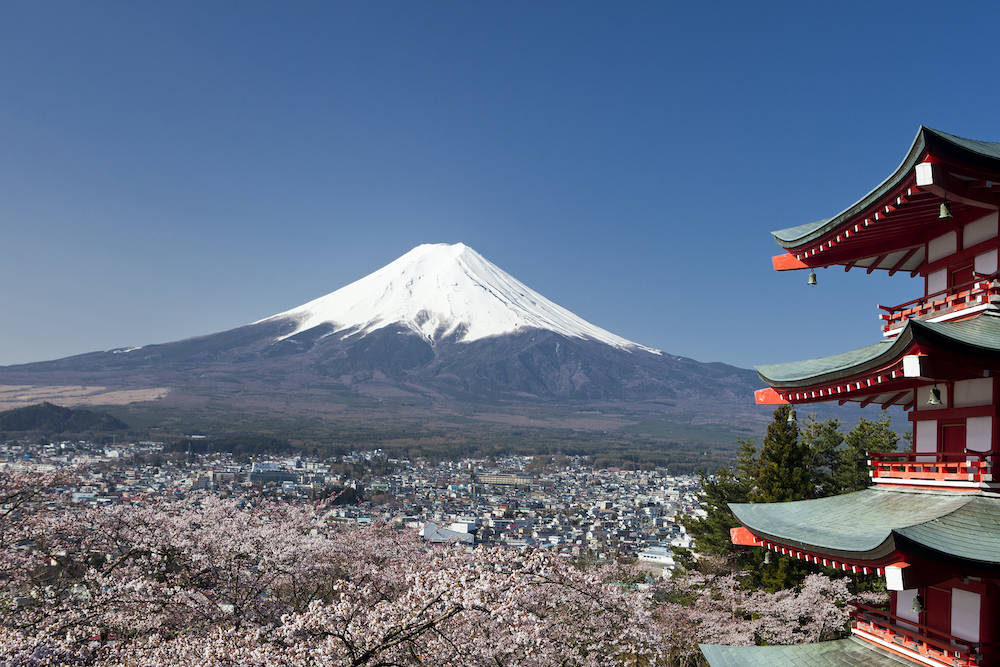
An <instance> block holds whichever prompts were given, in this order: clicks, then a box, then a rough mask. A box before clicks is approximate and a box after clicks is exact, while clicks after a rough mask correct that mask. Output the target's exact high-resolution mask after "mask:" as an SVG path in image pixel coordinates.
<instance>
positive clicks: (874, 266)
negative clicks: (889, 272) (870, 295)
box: [865, 253, 889, 273]
mask: <svg viewBox="0 0 1000 667" xmlns="http://www.w3.org/2000/svg"><path fill="white" fill-rule="evenodd" d="M888 256H889V254H888V253H886V254H884V255H879V256H878V257H876V258H875V259H874V260H873V261H872V263H871V264H869V265H868V268H867V269H865V273H871V272H872V271H874V270H875V269H877V268H878V265H879V264H881V263H882V261H883V260H884V259H885V258H886V257H888Z"/></svg>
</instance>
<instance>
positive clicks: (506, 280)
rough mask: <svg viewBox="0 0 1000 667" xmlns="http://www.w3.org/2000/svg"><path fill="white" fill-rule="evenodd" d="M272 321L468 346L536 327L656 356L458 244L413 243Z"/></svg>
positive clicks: (303, 329)
mask: <svg viewBox="0 0 1000 667" xmlns="http://www.w3.org/2000/svg"><path fill="white" fill-rule="evenodd" d="M278 319H293V320H295V321H296V322H297V327H296V328H295V331H293V332H292V333H290V334H288V336H294V335H295V334H297V333H299V332H301V331H306V330H307V329H311V328H313V327H315V326H318V325H320V324H326V323H330V324H333V325H334V327H335V333H336V332H345V333H349V334H353V333H356V332H360V333H361V334H362V335H364V334H367V333H370V332H372V331H375V330H377V329H381V328H383V327H386V326H389V325H391V324H400V325H402V326H405V327H408V328H409V329H412V330H413V331H415V332H417V333H418V334H420V335H421V336H423V337H424V338H425V339H426V340H428V341H431V342H434V341H436V340H438V339H441V338H446V337H448V336H451V335H456V336H457V340H458V341H459V342H470V341H474V340H480V339H482V338H488V337H490V336H499V335H502V334H508V333H513V332H517V331H521V330H524V329H529V328H536V329H548V330H550V331H555V332H556V333H560V334H562V335H564V336H569V337H574V338H586V339H591V340H596V341H600V342H602V343H606V344H608V345H611V346H613V347H617V348H620V349H623V350H629V351H631V350H646V351H647V352H653V353H655V354H660V351H659V350H654V349H652V348H649V347H645V346H643V345H639V344H637V343H633V342H632V341H630V340H626V339H624V338H622V337H620V336H616V335H615V334H613V333H611V332H610V331H606V330H604V329H602V328H600V327H598V326H595V325H593V324H591V323H590V322H587V321H586V320H584V319H582V318H580V317H578V316H576V315H574V314H573V313H571V312H570V311H568V310H566V309H565V308H563V307H562V306H559V305H557V304H555V303H553V302H552V301H549V300H548V299H546V298H545V297H544V296H542V295H541V294H539V293H538V292H536V291H534V290H533V289H531V288H530V287H528V286H527V285H525V284H524V283H522V282H520V281H519V280H517V279H516V278H514V277H513V276H511V275H510V274H508V273H506V272H505V271H503V270H502V269H500V268H499V267H497V266H496V265H495V264H492V263H491V262H489V261H488V260H486V259H485V258H484V257H483V256H482V255H480V254H479V253H478V252H476V251H475V250H473V249H472V248H470V247H468V246H466V245H464V244H462V243H456V244H454V245H449V244H446V243H436V244H424V245H419V246H417V247H416V248H414V249H413V250H411V251H409V252H408V253H406V254H405V255H403V256H402V257H400V258H399V259H397V260H396V261H394V262H392V263H390V264H387V265H386V266H384V267H382V268H381V269H379V270H378V271H375V272H374V273H372V274H369V275H367V276H365V277H364V278H362V279H361V280H358V281H356V282H353V283H351V284H350V285H347V286H345V287H342V288H340V289H339V290H337V291H336V292H331V293H330V294H327V295H326V296H321V297H320V298H318V299H315V300H313V301H310V302H309V303H306V304H303V305H301V306H299V307H298V308H293V309H291V310H287V311H285V312H283V313H278V314H277V315H272V316H271V317H268V318H265V319H263V320H259V321H260V322H265V321H269V320H278ZM255 324H256V322H255ZM288 336H285V337H284V338H287V337H288Z"/></svg>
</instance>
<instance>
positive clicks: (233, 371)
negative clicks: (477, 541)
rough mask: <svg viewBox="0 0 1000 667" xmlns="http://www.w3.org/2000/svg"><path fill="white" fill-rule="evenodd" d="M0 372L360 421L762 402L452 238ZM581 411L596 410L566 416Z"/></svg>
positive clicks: (724, 409)
mask: <svg viewBox="0 0 1000 667" xmlns="http://www.w3.org/2000/svg"><path fill="white" fill-rule="evenodd" d="M3 384H7V385H15V384H22V385H100V386H104V387H109V388H112V389H135V388H144V387H169V388H170V389H171V392H170V397H171V398H170V399H169V400H170V401H173V403H172V405H180V404H182V403H183V404H184V405H185V406H187V407H192V406H205V405H213V406H214V405H219V406H222V405H228V406H232V405H244V406H247V405H252V406H255V408H260V409H272V408H274V407H275V406H281V407H280V410H282V411H285V412H288V411H298V412H301V413H303V414H306V413H309V412H310V411H313V412H319V413H322V414H337V415H340V416H341V417H343V416H344V415H347V414H348V413H350V414H353V415H355V417H356V418H358V419H363V420H365V421H366V422H371V421H376V422H377V421H380V420H382V421H389V422H394V421H397V420H399V419H400V415H401V413H400V412H399V410H410V413H409V414H410V417H412V418H413V419H414V420H417V421H418V422H420V421H421V420H423V421H426V420H428V419H432V418H435V419H436V418H437V417H439V416H441V415H459V414H462V415H468V414H473V413H475V414H477V415H478V414H487V413H488V414H490V415H495V414H497V413H500V412H503V413H504V414H506V415H516V416H517V418H518V419H521V418H522V417H523V418H524V419H525V420H527V421H531V420H530V419H528V418H527V417H526V415H528V413H529V412H532V413H534V412H538V411H542V412H545V418H546V419H548V418H550V417H551V418H556V417H558V415H559V414H568V413H569V412H572V411H581V410H589V409H590V408H591V407H592V406H594V405H596V404H598V403H601V404H605V405H606V404H609V403H617V404H619V406H620V407H619V408H616V410H618V411H619V413H621V412H623V411H624V412H627V411H630V410H632V409H633V408H634V407H635V405H636V404H637V402H646V403H648V404H649V405H648V406H647V408H648V409H646V408H644V410H646V412H647V413H649V414H654V415H659V416H663V415H671V417H670V418H671V419H675V420H679V421H681V422H685V423H688V424H695V423H699V424H703V423H709V422H711V423H725V424H729V425H737V426H741V427H742V426H746V424H747V420H749V422H750V423H754V424H756V423H759V422H761V421H762V420H763V419H765V415H766V412H764V411H762V410H761V409H759V408H757V407H756V406H755V405H754V402H753V398H752V391H753V389H755V388H757V387H759V385H760V381H759V380H758V379H757V376H756V374H755V373H754V372H753V371H750V370H746V369H740V368H735V367H733V366H728V365H725V364H704V363H699V362H697V361H694V360H691V359H685V358H683V357H676V356H672V355H669V354H664V353H662V352H660V351H659V350H654V349H652V348H649V347H646V346H643V345H640V344H637V343H634V342H632V341H629V340H626V339H625V338H622V337H620V336H617V335H615V334H613V333H611V332H609V331H606V330H605V329H602V328H600V327H598V326H596V325H593V324H591V323H589V322H587V321H586V320H584V319H582V318H580V317H579V316H577V315H575V314H573V313H571V312H570V311H568V310H566V309H565V308H562V307H561V306H558V305H557V304H555V303H553V302H551V301H549V300H548V299H546V298H545V297H543V296H541V295H540V294H538V293H537V292H535V291H533V290H531V289H530V288H529V287H527V286H526V285H524V284H523V283H521V282H519V281H518V280H516V279H515V278H513V277H512V276H510V275H509V274H506V273H505V272H503V271H502V270H501V269H499V268H498V267H496V266H495V265H493V264H491V263H490V262H488V261H487V260H485V259H484V258H483V257H482V256H481V255H479V254H478V253H476V252H475V251H474V250H472V249H471V248H468V247H467V246H464V245H462V244H455V245H423V246H418V247H417V248H414V249H413V250H412V251H410V252H408V253H406V254H405V255H403V256H402V257H400V258H399V259H398V260H396V261H394V262H392V263H390V264H388V265H387V266H385V267H383V268H382V269H380V270H378V271H376V272H374V273H372V274H371V275H369V276H366V277H365V278H362V279H361V280H358V281H356V282H354V283H351V284H350V285H348V286H346V287H343V288H341V289H339V290H337V291H335V292H332V293H330V294H327V295H326V296H323V297H320V298H318V299H315V300H313V301H310V302H309V303H306V304H303V305H301V306H298V307H296V308H292V309H289V310H287V311H284V312H281V313H278V314H276V315H272V316H270V317H267V318H265V319H263V320H259V321H257V322H254V323H252V324H248V325H245V326H242V327H238V328H236V329H232V330H229V331H224V332H220V333H216V334H211V335H207V336H200V337H196V338H190V339H187V340H182V341H177V342H173V343H165V344H159V345H146V346H141V347H133V348H124V349H118V350H111V351H107V352H94V353H90V354H84V355H78V356H75V357H68V358H65V359H57V360H54V361H47V362H40V363H33V364H23V365H20V366H7V367H2V368H0V385H3ZM165 400H166V399H165ZM168 402H169V401H168ZM543 406H550V407H543ZM550 408H551V409H550ZM352 411H353V412H352ZM533 411H534V412H533ZM435 415H436V416H437V417H435ZM476 418H477V419H478V418H479V417H476ZM491 418H493V417H491ZM657 418H659V417H657ZM497 419H500V420H501V421H503V420H508V419H509V418H508V417H502V418H500V417H497ZM645 419H646V417H637V418H635V419H633V418H629V419H624V418H622V419H618V418H615V419H612V420H611V422H614V423H616V424H618V425H619V426H621V427H623V428H624V427H629V428H631V426H628V425H629V424H632V425H633V426H634V425H635V424H636V423H637V420H638V421H639V422H641V421H643V420H645ZM543 421H544V420H543ZM591 422H593V423H594V424H595V426H594V428H598V429H605V428H607V423H610V422H608V420H601V419H590V418H587V419H583V420H576V421H573V422H572V423H574V424H577V423H591ZM532 423H533V422H532Z"/></svg>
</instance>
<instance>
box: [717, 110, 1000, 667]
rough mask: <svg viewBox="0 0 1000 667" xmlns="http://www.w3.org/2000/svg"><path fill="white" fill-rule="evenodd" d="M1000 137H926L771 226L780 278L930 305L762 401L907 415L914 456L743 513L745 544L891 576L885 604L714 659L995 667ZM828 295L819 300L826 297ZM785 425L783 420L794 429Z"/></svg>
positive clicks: (890, 317)
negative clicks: (794, 638)
mask: <svg viewBox="0 0 1000 667" xmlns="http://www.w3.org/2000/svg"><path fill="white" fill-rule="evenodd" d="M998 208H1000V143H987V142H981V141H972V140H969V139H962V138H959V137H956V136H953V135H950V134H945V133H943V132H938V131H936V130H931V129H929V128H920V131H919V132H918V133H917V137H916V139H915V140H914V142H913V145H912V146H911V148H910V150H909V152H908V153H907V154H906V156H905V158H904V159H903V162H902V164H900V166H899V167H898V168H897V169H896V171H895V172H894V173H893V174H892V175H891V176H889V178H887V179H886V180H885V181H883V182H882V183H881V184H879V185H878V186H876V187H875V188H874V189H873V190H872V191H871V192H869V193H868V194H867V195H865V196H864V197H863V198H862V199H861V200H860V201H858V202H856V203H854V204H852V205H851V206H849V207H848V208H847V209H846V210H844V211H843V212H842V213H840V214H839V215H837V216H835V217H833V218H829V219H825V220H820V221H817V222H814V223H809V224H804V225H800V226H798V227H792V228H790V229H784V230H781V231H777V232H774V237H775V239H776V240H777V242H778V244H779V245H780V246H781V247H782V248H783V249H784V252H783V253H782V254H780V255H778V256H776V257H774V258H773V264H774V268H775V269H776V270H779V271H782V270H790V269H805V270H809V271H810V275H809V281H808V282H809V283H810V284H815V283H816V275H815V269H817V268H820V267H843V268H844V270H847V271H849V270H863V271H865V272H866V273H872V272H873V271H875V270H884V271H888V273H889V274H890V275H893V274H897V273H903V274H908V275H910V276H913V277H916V276H920V277H921V278H922V279H923V294H922V295H921V296H919V297H917V298H915V299H912V300H911V301H907V302H906V303H902V304H899V305H896V306H891V307H886V306H879V309H880V310H881V311H882V314H881V321H882V331H881V338H882V340H881V341H879V342H877V343H875V344H873V345H869V346H867V347H863V348H861V349H858V350H852V351H849V352H844V353H842V354H837V355H833V356H830V357H823V358H818V359H810V360H807V361H799V362H792V363H782V364H775V365H770V366H761V367H759V368H758V369H757V370H758V372H759V374H760V376H761V378H763V379H764V381H765V382H766V383H767V384H768V385H769V386H768V387H767V388H766V389H762V390H760V391H758V392H757V394H756V400H757V403H759V404H762V405H782V404H791V405H793V406H796V405H802V404H809V403H816V402H821V401H838V402H840V403H842V404H843V403H846V402H857V403H860V404H861V405H862V406H865V405H870V404H879V405H882V406H883V407H888V406H891V405H899V406H902V407H903V408H904V410H905V411H906V413H907V415H908V417H909V420H910V422H911V423H912V428H913V438H912V449H911V451H908V452H903V453H892V454H878V455H871V457H870V458H871V460H870V474H871V478H872V481H873V483H874V485H873V486H870V487H869V488H867V489H865V490H862V491H857V492H854V493H848V494H844V495H840V496H834V497H828V498H820V499H816V500H804V501H796V502H788V503H773V504H734V505H731V507H732V510H733V512H734V513H735V515H736V517H737V518H738V519H739V521H740V522H741V523H742V524H743V526H742V527H739V528H735V529H733V531H732V538H733V542H734V543H736V544H741V545H747V546H756V547H762V548H766V549H770V550H772V551H775V552H778V553H781V554H785V555H789V556H792V557H794V558H798V559H802V560H805V561H808V562H810V563H816V564H821V565H824V566H828V567H835V568H839V569H842V570H846V571H850V572H852V573H860V574H862V575H868V576H873V577H876V576H877V577H884V579H885V583H886V587H887V588H888V589H889V591H890V604H889V608H888V609H876V608H872V607H867V606H864V605H860V604H859V605H855V608H854V610H853V612H852V617H853V621H852V628H851V631H852V636H851V638H849V639H843V640H840V641H833V642H821V643H817V644H811V645H799V646H766V647H731V646H715V645H705V646H703V647H702V651H703V653H704V654H705V657H706V658H707V659H708V662H709V664H711V665H714V666H718V665H737V664H738V665H758V664H760V665H763V664H809V665H843V664H865V665H880V664H886V665H889V664H892V665H898V664H900V662H903V663H912V664H922V665H949V666H952V667H957V666H962V667H969V666H972V665H997V664H1000V652H998V645H997V642H998V640H1000V495H998V494H997V493H996V491H997V487H998V483H997V481H995V480H994V476H993V467H994V463H995V456H996V454H997V452H998V450H1000V415H998V414H997V410H998V406H1000V309H998V305H1000V281H998V273H997V253H998V250H1000V237H998V229H997V211H998ZM817 296H819V294H817ZM793 418H794V417H793V416H790V417H789V419H793Z"/></svg>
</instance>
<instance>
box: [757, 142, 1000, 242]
mask: <svg viewBox="0 0 1000 667" xmlns="http://www.w3.org/2000/svg"><path fill="white" fill-rule="evenodd" d="M927 147H933V148H935V149H937V150H946V151H948V152H952V153H954V152H956V151H957V152H961V153H963V154H964V155H965V157H967V158H971V159H975V160H976V161H977V162H983V161H1000V143H995V142H991V141H976V140H974V139H964V138H962V137H956V136H955V135H953V134H948V133H947V132H941V131H939V130H932V129H931V128H929V127H923V126H921V127H920V129H919V130H918V131H917V136H916V137H915V138H914V140H913V144H912V145H911V146H910V150H909V152H908V153H907V154H906V157H905V158H903V161H902V162H901V163H900V165H899V166H898V167H897V168H896V171H894V172H892V175H890V176H889V178H887V179H885V180H884V181H882V182H881V183H879V184H878V186H876V187H875V189H874V190H872V191H871V192H869V193H868V194H867V195H865V196H864V197H862V198H861V199H860V200H858V201H857V202H856V203H855V204H853V205H852V206H850V207H849V208H847V209H846V210H845V211H843V212H842V213H840V214H839V215H836V216H834V217H832V218H825V219H823V220H817V221H816V222H809V223H806V224H804V225H796V226H795V227H788V228H787V229H779V230H778V231H774V232H771V234H772V235H773V236H774V238H775V240H776V241H777V242H778V245H780V246H782V247H784V248H795V247H798V246H800V245H803V244H805V243H808V242H810V241H814V240H816V239H818V238H819V237H821V236H823V235H824V234H826V233H827V232H830V231H832V230H833V229H835V228H836V227H837V226H839V225H840V224H842V223H843V222H844V221H846V220H847V219H848V218H851V217H854V216H855V215H857V214H858V213H860V212H861V211H863V210H864V209H866V208H868V207H869V206H871V205H872V204H873V203H874V202H875V200H877V199H879V198H880V197H883V196H885V195H886V194H888V193H889V191H890V190H892V189H893V188H895V187H897V186H898V185H899V184H900V183H901V182H902V181H903V179H904V178H906V176H907V175H908V174H909V173H910V170H912V169H913V167H914V166H915V165H916V164H917V161H918V160H919V159H920V156H921V154H922V153H923V151H924V148H927ZM993 166H997V165H993Z"/></svg>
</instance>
